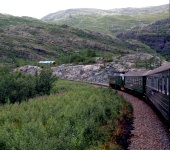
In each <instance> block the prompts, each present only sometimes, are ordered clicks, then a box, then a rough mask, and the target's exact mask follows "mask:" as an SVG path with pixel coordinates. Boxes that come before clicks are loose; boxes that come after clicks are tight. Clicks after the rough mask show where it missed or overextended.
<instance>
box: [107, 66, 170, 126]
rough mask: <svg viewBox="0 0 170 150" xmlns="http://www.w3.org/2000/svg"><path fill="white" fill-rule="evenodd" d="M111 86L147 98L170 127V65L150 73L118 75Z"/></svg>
mask: <svg viewBox="0 0 170 150" xmlns="http://www.w3.org/2000/svg"><path fill="white" fill-rule="evenodd" d="M109 85H110V86H111V87H113V88H116V89H125V90H127V91H131V92H133V93H136V94H138V95H141V96H143V97H146V99H147V100H148V101H150V102H151V103H152V104H153V105H154V106H155V107H156V109H157V110H158V111H159V112H160V113H161V115H162V116H163V118H164V120H165V121H166V122H168V124H169V125H170V63H166V64H165V65H163V66H161V67H158V68H156V69H153V70H149V71H139V72H134V71H133V72H127V73H124V74H123V73H122V72H120V73H116V74H114V75H113V76H111V77H109Z"/></svg>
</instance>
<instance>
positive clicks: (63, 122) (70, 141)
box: [0, 81, 131, 150]
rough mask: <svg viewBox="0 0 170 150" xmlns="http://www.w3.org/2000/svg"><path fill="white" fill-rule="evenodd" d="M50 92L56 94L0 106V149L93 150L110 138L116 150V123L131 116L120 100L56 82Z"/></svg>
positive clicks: (110, 94)
mask: <svg viewBox="0 0 170 150" xmlns="http://www.w3.org/2000/svg"><path fill="white" fill-rule="evenodd" d="M53 92H58V93H59V94H57V95H56V94H55V95H51V96H45V97H39V98H36V99H31V100H30V101H29V102H23V103H21V104H11V105H9V104H7V105H5V106H0V133H1V134H0V147H1V148H4V149H12V148H13V149H54V148H55V149H77V150H78V149H90V148H91V149H97V148H99V147H101V148H102V147H103V148H104V145H105V146H106V145H107V143H108V142H110V138H112V140H113V141H112V144H111V143H110V144H111V145H110V146H111V147H118V145H116V141H115V139H116V137H117V136H119V134H120V131H119V129H117V127H116V126H117V125H118V120H120V119H121V118H123V117H125V116H126V117H130V116H131V108H130V105H129V104H128V103H127V102H125V101H124V100H123V99H122V97H120V96H119V95H117V94H116V95H115V94H114V93H113V92H112V91H110V90H108V89H97V88H94V87H92V86H89V85H86V84H82V83H75V82H68V81H58V82H57V84H56V85H55V87H54V89H53ZM129 115H130V116H129ZM110 135H111V137H110ZM113 143H115V144H113Z"/></svg>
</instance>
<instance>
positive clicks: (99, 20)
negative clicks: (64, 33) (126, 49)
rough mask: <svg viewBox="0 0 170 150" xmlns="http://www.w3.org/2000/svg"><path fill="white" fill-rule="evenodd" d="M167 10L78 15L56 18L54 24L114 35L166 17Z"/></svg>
mask: <svg viewBox="0 0 170 150" xmlns="http://www.w3.org/2000/svg"><path fill="white" fill-rule="evenodd" d="M168 15H169V14H168V12H163V13H153V14H138V15H132V16H130V15H78V16H76V17H73V18H66V19H61V20H57V21H56V22H55V23H56V24H60V25H61V24H67V25H71V26H73V27H77V28H81V29H89V30H94V31H97V32H103V33H107V34H112V35H116V34H118V33H121V32H123V31H125V30H128V29H131V28H134V27H138V26H140V25H143V24H149V23H152V22H154V21H157V20H160V19H164V18H167V17H168Z"/></svg>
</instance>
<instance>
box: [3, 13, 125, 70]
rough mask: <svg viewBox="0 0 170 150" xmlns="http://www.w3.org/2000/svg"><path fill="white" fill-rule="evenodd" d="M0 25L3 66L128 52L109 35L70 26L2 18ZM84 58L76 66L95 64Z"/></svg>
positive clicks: (29, 19) (88, 58)
mask: <svg viewBox="0 0 170 150" xmlns="http://www.w3.org/2000/svg"><path fill="white" fill-rule="evenodd" d="M0 24H1V26H0V31H1V32H0V40H1V44H0V52H1V54H0V58H1V59H0V63H3V64H5V65H12V67H18V66H21V65H26V64H34V63H35V62H38V61H39V60H54V61H56V62H57V63H58V64H62V63H65V62H67V63H68V62H69V60H70V55H72V54H73V53H74V52H75V51H79V52H81V51H85V50H87V49H88V50H90V51H95V52H96V53H97V51H98V52H99V53H98V54H103V53H106V55H112V56H113V55H115V54H118V53H120V52H124V50H126V49H128V48H127V46H126V45H125V44H124V43H122V42H121V41H120V40H118V39H117V38H115V37H113V36H110V35H105V34H101V33H96V32H93V31H88V30H80V29H75V28H73V27H70V26H67V25H61V26H59V25H55V24H48V23H45V22H42V21H40V20H36V19H33V18H27V17H14V16H10V15H2V14H0ZM84 56H85V55H84ZM84 56H83V58H79V60H77V59H76V60H75V62H76V63H77V62H80V61H81V62H82V59H83V63H91V62H94V61H93V59H92V58H91V56H89V57H88V56H85V57H84ZM77 57H80V56H76V58H77ZM100 57H102V55H100ZM66 60H67V61H66ZM72 62H74V58H73V59H72Z"/></svg>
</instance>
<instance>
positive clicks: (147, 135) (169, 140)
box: [91, 83, 170, 150]
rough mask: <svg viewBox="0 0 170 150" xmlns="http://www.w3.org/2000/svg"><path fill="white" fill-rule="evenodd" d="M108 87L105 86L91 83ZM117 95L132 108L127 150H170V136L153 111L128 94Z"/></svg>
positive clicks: (104, 85)
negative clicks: (121, 96)
mask: <svg viewBox="0 0 170 150" xmlns="http://www.w3.org/2000/svg"><path fill="white" fill-rule="evenodd" d="M91 84H93V85H95V86H102V87H108V85H107V84H100V83H91ZM118 93H119V94H121V95H123V97H124V98H125V99H126V100H127V101H128V102H130V103H131V104H132V106H133V117H134V120H133V128H134V129H133V130H132V131H131V132H132V137H131V139H130V143H131V144H130V145H129V147H128V149H129V150H170V134H169V131H168V129H167V128H166V127H165V125H164V124H163V123H162V122H161V120H160V118H159V117H158V116H157V114H156V113H155V111H154V110H153V109H152V108H151V107H150V106H149V105H148V104H146V103H145V102H144V101H142V100H140V99H139V98H137V97H134V96H132V95H130V94H128V93H125V92H122V91H118Z"/></svg>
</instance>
